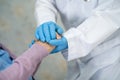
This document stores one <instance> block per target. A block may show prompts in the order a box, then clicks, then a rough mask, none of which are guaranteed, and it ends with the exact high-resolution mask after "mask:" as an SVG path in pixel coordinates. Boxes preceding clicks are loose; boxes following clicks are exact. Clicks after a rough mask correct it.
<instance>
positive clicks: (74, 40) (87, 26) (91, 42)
mask: <svg viewBox="0 0 120 80" xmlns="http://www.w3.org/2000/svg"><path fill="white" fill-rule="evenodd" d="M118 28H119V27H118V26H117V25H116V24H115V23H114V21H112V20H111V19H109V17H108V16H106V15H105V14H103V15H99V14H96V15H93V16H91V17H90V18H88V19H87V20H86V21H84V22H83V23H82V24H81V25H79V26H78V27H77V28H71V29H70V30H68V31H67V32H66V33H65V34H64V36H65V37H66V39H67V41H68V61H69V60H73V59H76V58H80V57H84V56H86V55H87V54H88V53H89V52H90V51H91V50H92V49H94V48H95V47H96V46H97V45H98V44H100V43H101V42H103V41H104V40H105V39H106V38H108V37H109V36H110V35H111V34H112V33H114V32H115V31H116V30H117V29H118ZM72 33H73V34H72Z"/></svg>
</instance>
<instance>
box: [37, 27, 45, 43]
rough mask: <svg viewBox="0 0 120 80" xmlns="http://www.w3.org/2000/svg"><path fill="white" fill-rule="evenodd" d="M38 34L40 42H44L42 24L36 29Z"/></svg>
mask: <svg viewBox="0 0 120 80" xmlns="http://www.w3.org/2000/svg"><path fill="white" fill-rule="evenodd" d="M38 34H39V37H40V39H39V40H41V41H42V42H45V36H44V34H43V29H42V26H41V27H40V28H39V31H38Z"/></svg>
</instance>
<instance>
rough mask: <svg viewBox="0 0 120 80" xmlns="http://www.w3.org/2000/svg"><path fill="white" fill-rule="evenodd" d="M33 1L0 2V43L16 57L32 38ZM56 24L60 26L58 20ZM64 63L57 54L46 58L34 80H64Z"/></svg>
mask: <svg viewBox="0 0 120 80" xmlns="http://www.w3.org/2000/svg"><path fill="white" fill-rule="evenodd" d="M34 8H35V0H0V43H3V44H4V45H5V46H6V47H8V48H9V49H10V50H11V51H12V52H13V53H15V54H16V55H17V56H19V55H21V53H23V52H24V51H25V50H27V49H28V45H29V44H30V42H31V40H32V39H33V38H34V32H35V29H36V21H35V17H34ZM58 24H59V25H61V26H62V24H61V22H60V20H58ZM65 75H66V62H65V59H64V58H63V56H62V55H61V54H60V53H58V54H54V55H50V56H48V57H46V58H45V59H44V60H43V61H42V63H41V66H40V68H39V70H38V71H37V73H36V75H35V79H36V80H64V77H65Z"/></svg>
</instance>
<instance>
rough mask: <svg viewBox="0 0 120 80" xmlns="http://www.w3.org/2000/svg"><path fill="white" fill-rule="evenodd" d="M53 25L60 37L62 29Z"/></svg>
mask: <svg viewBox="0 0 120 80" xmlns="http://www.w3.org/2000/svg"><path fill="white" fill-rule="evenodd" d="M55 25H56V30H57V33H58V34H60V35H61V34H62V33H63V29H62V28H61V27H60V26H58V25H57V24H55Z"/></svg>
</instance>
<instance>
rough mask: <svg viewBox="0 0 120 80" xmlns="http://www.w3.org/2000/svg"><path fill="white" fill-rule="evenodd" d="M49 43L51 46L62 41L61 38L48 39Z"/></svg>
mask: <svg viewBox="0 0 120 80" xmlns="http://www.w3.org/2000/svg"><path fill="white" fill-rule="evenodd" d="M49 44H50V45H52V46H58V45H61V44H63V41H62V39H55V40H50V41H49Z"/></svg>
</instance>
